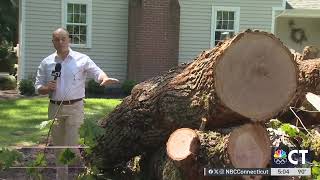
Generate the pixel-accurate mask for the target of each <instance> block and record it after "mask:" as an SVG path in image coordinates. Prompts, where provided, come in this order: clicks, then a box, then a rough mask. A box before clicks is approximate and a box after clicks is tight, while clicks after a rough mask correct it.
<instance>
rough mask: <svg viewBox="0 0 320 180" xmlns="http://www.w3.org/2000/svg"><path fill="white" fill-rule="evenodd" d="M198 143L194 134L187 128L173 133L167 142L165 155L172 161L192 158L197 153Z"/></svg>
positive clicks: (197, 138)
mask: <svg viewBox="0 0 320 180" xmlns="http://www.w3.org/2000/svg"><path fill="white" fill-rule="evenodd" d="M199 146H200V141H199V137H198V135H197V134H196V132H195V131H194V130H192V129H189V128H181V129H178V130H176V131H174V132H173V133H172V134H171V135H170V137H169V139H168V141H167V154H168V156H169V157H170V158H171V159H172V160H173V161H176V162H178V161H184V160H187V159H190V158H193V157H194V155H196V154H197V153H198V151H199Z"/></svg>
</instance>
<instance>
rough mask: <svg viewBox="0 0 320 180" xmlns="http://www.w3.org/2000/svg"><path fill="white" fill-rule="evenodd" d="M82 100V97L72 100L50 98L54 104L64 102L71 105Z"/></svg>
mask: <svg viewBox="0 0 320 180" xmlns="http://www.w3.org/2000/svg"><path fill="white" fill-rule="evenodd" d="M81 100H82V98H79V99H72V100H66V101H54V100H50V103H52V104H58V105H60V104H61V103H62V104H63V105H71V104H73V103H75V102H78V101H81Z"/></svg>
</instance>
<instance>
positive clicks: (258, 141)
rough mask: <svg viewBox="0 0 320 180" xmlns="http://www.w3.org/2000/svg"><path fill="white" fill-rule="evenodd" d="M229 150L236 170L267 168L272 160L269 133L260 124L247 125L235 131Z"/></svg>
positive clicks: (232, 134) (232, 133)
mask: <svg viewBox="0 0 320 180" xmlns="http://www.w3.org/2000/svg"><path fill="white" fill-rule="evenodd" d="M227 150H228V154H229V158H230V160H231V163H232V165H233V166H234V167H236V168H265V167H266V166H267V164H268V163H269V161H270V158H271V142H270V139H269V136H268V133H267V131H266V129H265V128H263V127H262V126H261V125H258V124H246V125H244V126H241V127H240V128H237V129H235V130H233V131H232V132H231V134H230V137H229V142H228V148H227Z"/></svg>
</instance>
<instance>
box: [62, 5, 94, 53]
mask: <svg viewBox="0 0 320 180" xmlns="http://www.w3.org/2000/svg"><path fill="white" fill-rule="evenodd" d="M90 2H91V1H90ZM90 2H89V0H65V3H64V6H65V7H64V8H65V17H64V18H65V19H64V22H65V23H64V26H65V27H66V29H67V30H68V31H69V33H70V39H71V46H73V47H90V46H91V3H90Z"/></svg>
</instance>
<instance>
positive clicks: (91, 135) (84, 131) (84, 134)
mask: <svg viewBox="0 0 320 180" xmlns="http://www.w3.org/2000/svg"><path fill="white" fill-rule="evenodd" d="M79 133H80V138H81V140H82V143H83V144H85V145H87V146H89V147H93V146H94V145H95V144H96V138H97V137H99V136H101V135H102V134H103V129H102V128H101V127H99V126H98V125H97V123H96V122H95V121H92V120H87V119H85V120H84V123H83V124H82V126H81V127H80V131H79Z"/></svg>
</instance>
